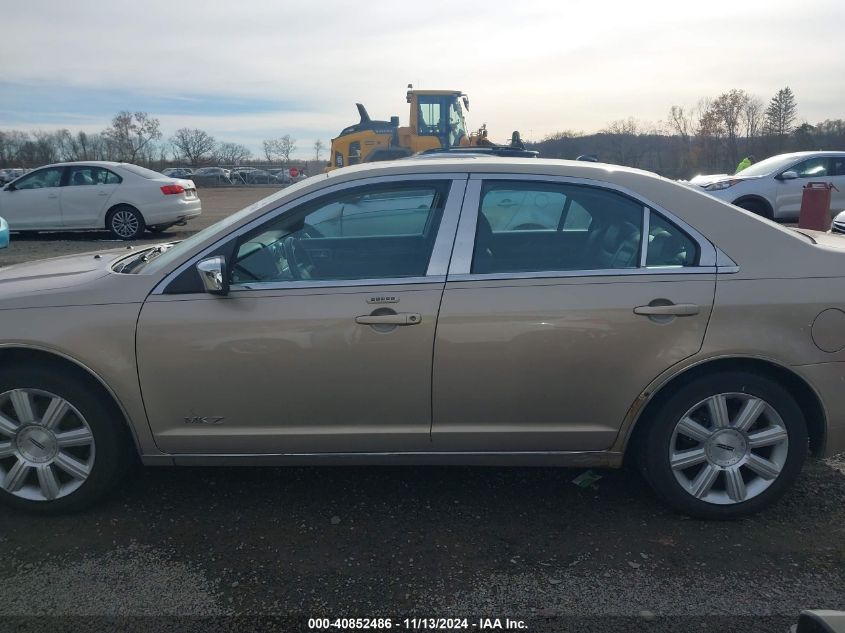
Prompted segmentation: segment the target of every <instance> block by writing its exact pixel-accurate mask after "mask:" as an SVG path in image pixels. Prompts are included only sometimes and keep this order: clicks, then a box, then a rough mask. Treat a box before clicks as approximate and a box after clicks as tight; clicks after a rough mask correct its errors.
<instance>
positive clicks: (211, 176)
mask: <svg viewBox="0 0 845 633" xmlns="http://www.w3.org/2000/svg"><path fill="white" fill-rule="evenodd" d="M191 180H193V181H194V182H196V183H198V184H201V185H231V184H232V180H231V177H230V172H229V170H228V169H223V168H222V167H200V168H199V169H197V170H195V171H194V173H193V174H191Z"/></svg>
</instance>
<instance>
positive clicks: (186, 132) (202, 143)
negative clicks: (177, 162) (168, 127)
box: [170, 127, 217, 166]
mask: <svg viewBox="0 0 845 633" xmlns="http://www.w3.org/2000/svg"><path fill="white" fill-rule="evenodd" d="M170 144H171V145H172V146H173V153H174V155H175V156H176V158H177V159H184V160H186V161H188V163H189V164H190V165H191V166H196V165H199V164H200V163H203V162H206V161H207V160H208V159H209V158H211V154H212V152H213V151H214V148H215V147H216V145H217V143H216V141H215V140H214V137H213V136H211V135H210V134H209V133H208V132H206V131H205V130H200V129H198V128H193V129H191V128H187V127H182V128H179V129H178V130H176V133H175V134H174V135H173V136H172V137H170Z"/></svg>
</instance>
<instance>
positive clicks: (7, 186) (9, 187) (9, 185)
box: [3, 183, 15, 191]
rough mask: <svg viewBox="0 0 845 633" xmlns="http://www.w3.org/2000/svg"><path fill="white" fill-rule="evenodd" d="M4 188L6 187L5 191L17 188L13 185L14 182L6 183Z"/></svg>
mask: <svg viewBox="0 0 845 633" xmlns="http://www.w3.org/2000/svg"><path fill="white" fill-rule="evenodd" d="M3 189H4V190H5V191H14V190H15V185H13V184H12V183H9V184H8V185H6V186H5V187H3Z"/></svg>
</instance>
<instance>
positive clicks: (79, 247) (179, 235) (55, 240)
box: [0, 187, 278, 266]
mask: <svg viewBox="0 0 845 633" xmlns="http://www.w3.org/2000/svg"><path fill="white" fill-rule="evenodd" d="M276 191H278V189H276V188H274V187H245V188H220V189H200V190H199V194H200V200H202V215H201V216H199V217H198V218H195V219H193V220H189V221H188V223H187V225H185V226H174V227H172V228H170V229H169V230H168V231H166V232H165V233H163V234H158V235H153V234H152V233H149V232H148V233H145V234H144V236H145V237H144V239H140V240H136V241H134V242H131V244H148V243H153V244H157V243H159V242H165V241H172V240H181V239H185V238H186V237H188V236H189V235H191V234H192V233H196V232H197V231H199V230H200V229H203V228H205V227H206V226H208V225H209V224H213V223H214V222H216V221H217V220H219V219H221V218H224V217H226V216H227V215H230V214H231V213H233V212H235V211H238V210H240V209H242V208H243V207H245V206H247V205H250V204H252V203H253V202H256V201H257V200H261V199H262V198H265V197H267V196H269V195H272V194H273V193H275V192H276ZM121 244H126V242H122V241H120V240H114V239H112V237H111V235H109V233H108V232H107V231H105V230H103V231H77V232H72V231H45V232H41V233H13V234H12V240H11V243H10V245H9V248H7V249H4V250H0V266H9V265H11V264H19V263H21V262H26V261H30V260H33V259H44V258H45V257H58V256H59V255H72V254H74V253H86V252H88V251H95V250H99V249H106V248H114V247H115V246H120V245H121Z"/></svg>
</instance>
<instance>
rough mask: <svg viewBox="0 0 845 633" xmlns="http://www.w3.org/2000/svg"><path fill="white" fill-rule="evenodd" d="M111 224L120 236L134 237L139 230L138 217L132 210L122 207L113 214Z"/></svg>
mask: <svg viewBox="0 0 845 633" xmlns="http://www.w3.org/2000/svg"><path fill="white" fill-rule="evenodd" d="M111 226H112V229H113V230H114V232H115V233H117V234H118V235H119V236H120V237H132V236H133V235H135V233H137V232H138V218H137V217H136V216H135V214H134V213H133V212H132V211H129V210H127V209H121V210H119V211H117V212H115V214H114V215H113V216H112V219H111Z"/></svg>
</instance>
